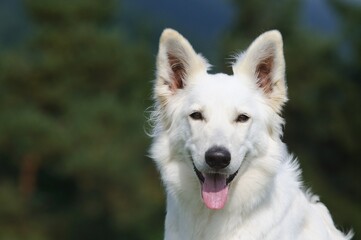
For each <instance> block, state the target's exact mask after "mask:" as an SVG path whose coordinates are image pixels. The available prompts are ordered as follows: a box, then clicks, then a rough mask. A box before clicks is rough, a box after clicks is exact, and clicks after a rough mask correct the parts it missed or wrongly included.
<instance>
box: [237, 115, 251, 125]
mask: <svg viewBox="0 0 361 240" xmlns="http://www.w3.org/2000/svg"><path fill="white" fill-rule="evenodd" d="M248 119H249V117H248V116H247V115H246V114H240V115H238V117H237V119H236V122H241V123H244V122H247V121H248Z"/></svg>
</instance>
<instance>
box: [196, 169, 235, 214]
mask: <svg viewBox="0 0 361 240" xmlns="http://www.w3.org/2000/svg"><path fill="white" fill-rule="evenodd" d="M193 168H194V171H195V173H196V175H197V177H198V179H199V181H200V183H201V189H202V190H201V191H202V199H203V202H204V203H205V205H206V206H207V207H208V208H210V209H222V208H223V207H224V206H225V204H226V202H227V196H228V188H229V184H230V183H231V182H232V180H233V179H234V178H235V177H236V175H237V173H238V170H237V171H236V172H235V173H233V174H231V175H226V174H220V173H201V172H200V171H199V170H198V169H197V168H196V167H195V165H194V163H193Z"/></svg>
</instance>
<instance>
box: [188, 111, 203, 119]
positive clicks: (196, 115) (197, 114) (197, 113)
mask: <svg viewBox="0 0 361 240" xmlns="http://www.w3.org/2000/svg"><path fill="white" fill-rule="evenodd" d="M189 116H190V117H191V118H192V119H193V120H203V119H204V118H203V115H202V113H201V112H194V113H192V114H191V115H189Z"/></svg>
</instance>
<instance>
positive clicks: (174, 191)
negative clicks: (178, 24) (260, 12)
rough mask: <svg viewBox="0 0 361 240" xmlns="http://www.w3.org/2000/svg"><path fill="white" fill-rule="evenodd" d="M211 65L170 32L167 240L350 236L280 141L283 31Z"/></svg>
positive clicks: (158, 127) (162, 144)
mask: <svg viewBox="0 0 361 240" xmlns="http://www.w3.org/2000/svg"><path fill="white" fill-rule="evenodd" d="M208 68H209V65H208V63H207V61H206V60H205V59H204V58H203V57H202V56H201V55H198V54H196V52H195V51H194V50H193V48H192V46H191V45H190V43H189V42H188V41H187V40H186V39H185V38H184V37H183V36H181V35H180V34H179V33H178V32H176V31H174V30H171V29H166V30H165V31H164V32H163V34H162V36H161V38H160V45H159V52H158V57H157V73H156V81H155V86H154V97H155V109H154V112H153V114H152V119H153V121H154V123H155V126H154V131H153V138H154V142H153V145H152V147H151V156H152V158H153V159H154V160H155V162H156V164H157V167H158V169H159V171H160V173H161V177H162V180H163V182H164V185H165V188H166V193H167V215H166V222H165V239H168V240H188V239H194V240H201V239H207V240H211V239H222V240H230V239H245V240H253V239H274V240H282V239H285V240H297V239H310V240H314V239H317V240H320V239H321V240H323V239H324V240H330V239H351V237H352V234H351V233H350V234H348V235H344V234H343V233H342V232H340V231H338V230H337V229H336V227H335V226H334V224H333V221H332V219H331V216H330V214H329V212H328V210H327V208H326V207H325V206H324V205H323V204H322V203H320V202H319V200H318V197H317V196H314V195H312V194H311V193H310V192H308V191H304V189H303V186H302V183H301V180H300V170H299V169H298V164H297V161H296V160H294V159H293V157H292V155H290V154H289V153H288V152H287V149H286V146H285V144H284V143H283V142H282V141H281V139H280V137H281V135H282V126H283V119H282V118H281V116H280V114H281V110H282V107H283V105H284V103H285V102H286V101H287V87H286V83H285V61H284V56H283V46H282V37H281V34H280V33H279V32H278V31H269V32H266V33H264V34H262V35H261V36H259V37H258V38H257V39H256V40H255V41H254V42H253V43H252V44H251V46H250V47H249V48H248V49H247V51H246V52H244V53H242V54H240V55H239V56H238V57H237V59H236V61H235V63H234V64H233V75H231V76H229V75H226V74H222V73H220V74H214V75H213V74H208V73H207V70H208Z"/></svg>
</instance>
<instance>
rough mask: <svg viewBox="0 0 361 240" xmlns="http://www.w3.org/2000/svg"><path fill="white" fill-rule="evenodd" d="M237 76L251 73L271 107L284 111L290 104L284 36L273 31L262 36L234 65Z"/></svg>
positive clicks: (277, 110)
mask: <svg viewBox="0 0 361 240" xmlns="http://www.w3.org/2000/svg"><path fill="white" fill-rule="evenodd" d="M233 73H234V74H235V75H239V74H247V75H248V76H250V77H251V79H252V81H253V82H254V83H256V84H257V86H258V87H259V88H260V89H261V90H262V91H263V93H264V95H265V96H266V98H267V99H268V100H269V101H268V102H269V103H270V106H271V107H272V108H273V109H274V110H275V111H276V112H278V113H279V112H280V111H281V109H282V106H283V105H284V103H285V102H286V101H287V86H286V80H285V60H284V56H283V42H282V36H281V33H280V32H279V31H277V30H272V31H268V32H265V33H263V34H262V35H260V36H259V37H258V38H257V39H256V40H254V41H253V43H252V44H251V45H250V47H249V48H248V49H247V51H246V52H245V53H243V54H241V55H240V56H239V57H238V59H237V60H236V63H235V64H234V65H233Z"/></svg>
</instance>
